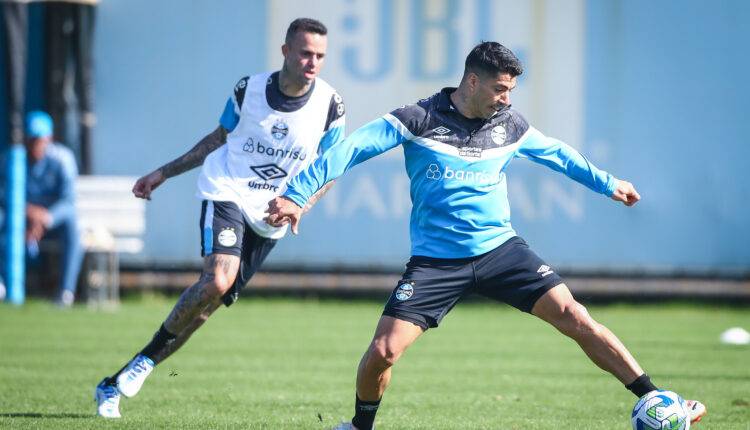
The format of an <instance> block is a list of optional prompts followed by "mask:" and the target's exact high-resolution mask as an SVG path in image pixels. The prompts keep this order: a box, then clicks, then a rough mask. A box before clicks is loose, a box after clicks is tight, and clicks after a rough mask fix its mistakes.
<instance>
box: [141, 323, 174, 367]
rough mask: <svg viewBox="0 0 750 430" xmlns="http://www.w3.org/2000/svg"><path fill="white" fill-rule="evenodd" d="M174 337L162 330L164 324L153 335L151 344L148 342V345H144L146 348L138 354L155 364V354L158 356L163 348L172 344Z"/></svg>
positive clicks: (164, 329)
mask: <svg viewBox="0 0 750 430" xmlns="http://www.w3.org/2000/svg"><path fill="white" fill-rule="evenodd" d="M176 337H177V335H176V334H172V333H170V332H168V331H167V329H166V328H164V324H162V325H161V327H159V330H158V331H157V332H156V334H154V337H153V338H152V339H151V342H149V343H148V345H146V347H145V348H143V349H142V350H141V352H140V354H141V355H145V356H146V357H148V358H150V359H151V361H153V362H154V363H156V360H154V357H156V354H158V353H159V352H160V351H162V350H163V349H164V348H166V347H167V346H169V344H171V343H172V342H174V340H175V338H176Z"/></svg>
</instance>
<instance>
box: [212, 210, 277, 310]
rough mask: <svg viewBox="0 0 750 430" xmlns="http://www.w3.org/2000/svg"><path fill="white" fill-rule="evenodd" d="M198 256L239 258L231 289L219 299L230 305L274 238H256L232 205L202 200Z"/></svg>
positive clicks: (248, 279)
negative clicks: (238, 265) (238, 266)
mask: <svg viewBox="0 0 750 430" xmlns="http://www.w3.org/2000/svg"><path fill="white" fill-rule="evenodd" d="M200 229H201V257H206V256H209V255H211V254H229V255H236V256H238V257H240V270H239V273H237V278H236V279H235V281H234V285H232V288H230V289H229V291H227V292H226V293H225V294H224V296H223V297H222V298H221V299H222V301H223V302H224V304H225V305H226V306H230V305H231V304H232V303H234V302H236V301H237V299H238V298H239V297H240V290H242V288H243V287H244V286H245V284H247V283H248V281H250V278H252V277H253V275H254V274H255V272H256V271H257V270H258V268H259V267H260V265H261V264H262V263H263V261H264V260H265V259H266V257H267V256H268V253H269V252H271V250H272V249H273V247H274V245H276V239H269V238H267V237H262V236H259V235H258V234H257V233H255V232H254V231H253V229H252V227H250V225H249V224H248V223H247V222H246V221H245V217H244V216H243V215H242V210H240V208H239V206H237V204H236V203H233V202H214V201H211V200H204V201H203V206H202V208H201V221H200Z"/></svg>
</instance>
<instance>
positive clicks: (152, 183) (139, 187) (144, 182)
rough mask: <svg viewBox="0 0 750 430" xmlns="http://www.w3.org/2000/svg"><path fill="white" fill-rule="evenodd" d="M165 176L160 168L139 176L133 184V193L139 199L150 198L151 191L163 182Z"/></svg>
mask: <svg viewBox="0 0 750 430" xmlns="http://www.w3.org/2000/svg"><path fill="white" fill-rule="evenodd" d="M166 180H167V178H165V177H164V175H163V174H162V173H161V170H158V169H157V170H154V171H153V172H151V173H149V174H148V175H146V176H141V177H140V178H139V179H138V180H137V181H135V185H133V195H134V196H136V197H138V198H139V199H146V200H151V192H152V191H154V190H155V189H156V188H157V187H159V185H161V184H162V183H164V181H166Z"/></svg>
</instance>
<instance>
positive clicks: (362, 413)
mask: <svg viewBox="0 0 750 430" xmlns="http://www.w3.org/2000/svg"><path fill="white" fill-rule="evenodd" d="M356 397H357V401H356V402H355V403H354V418H352V424H354V426H355V427H357V428H358V429H359V430H372V426H373V425H374V424H375V414H376V413H378V406H380V400H377V401H375V402H365V401H363V400H359V396H356Z"/></svg>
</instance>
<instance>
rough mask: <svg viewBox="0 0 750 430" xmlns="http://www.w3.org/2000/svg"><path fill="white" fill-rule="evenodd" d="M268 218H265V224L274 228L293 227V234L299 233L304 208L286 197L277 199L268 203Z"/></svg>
mask: <svg viewBox="0 0 750 430" xmlns="http://www.w3.org/2000/svg"><path fill="white" fill-rule="evenodd" d="M266 213H268V216H266V217H265V218H263V220H264V221H265V222H267V223H268V224H269V225H272V226H274V227H281V226H284V225H286V224H291V225H292V233H294V234H297V233H299V220H300V218H302V208H301V207H299V206H297V204H296V203H294V202H293V201H291V200H289V199H287V198H286V197H282V196H279V197H276V198H274V199H273V200H271V201H270V202H268V209H267V210H266Z"/></svg>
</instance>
